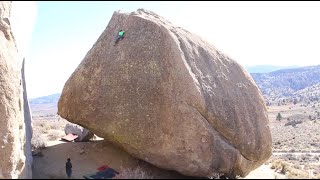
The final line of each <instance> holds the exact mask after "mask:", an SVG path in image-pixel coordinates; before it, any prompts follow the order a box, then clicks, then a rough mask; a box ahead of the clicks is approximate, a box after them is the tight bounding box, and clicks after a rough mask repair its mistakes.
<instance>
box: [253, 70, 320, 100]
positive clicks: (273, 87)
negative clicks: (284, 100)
mask: <svg viewBox="0 0 320 180" xmlns="http://www.w3.org/2000/svg"><path fill="white" fill-rule="evenodd" d="M251 75H252V77H253V79H254V80H255V82H256V83H257V85H258V86H259V88H260V89H261V91H262V93H263V94H264V95H266V96H268V97H272V98H278V97H282V96H285V97H289V96H292V95H293V93H294V92H296V91H299V90H301V89H304V88H307V87H309V86H313V85H316V84H318V83H320V65H317V66H307V67H300V68H293V69H283V70H278V71H273V72H269V73H251Z"/></svg>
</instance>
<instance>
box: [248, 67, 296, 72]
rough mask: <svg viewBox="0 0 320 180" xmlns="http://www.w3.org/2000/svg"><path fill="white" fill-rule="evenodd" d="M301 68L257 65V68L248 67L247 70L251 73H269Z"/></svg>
mask: <svg viewBox="0 0 320 180" xmlns="http://www.w3.org/2000/svg"><path fill="white" fill-rule="evenodd" d="M298 67H299V66H273V65H257V66H246V67H245V69H246V70H247V71H248V72H249V73H268V72H272V71H276V70H280V69H292V68H298Z"/></svg>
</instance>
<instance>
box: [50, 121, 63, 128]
mask: <svg viewBox="0 0 320 180" xmlns="http://www.w3.org/2000/svg"><path fill="white" fill-rule="evenodd" d="M63 127H64V126H63V125H62V124H61V123H59V122H58V121H51V122H50V128H51V129H56V130H62V129H63Z"/></svg>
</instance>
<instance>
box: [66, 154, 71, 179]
mask: <svg viewBox="0 0 320 180" xmlns="http://www.w3.org/2000/svg"><path fill="white" fill-rule="evenodd" d="M66 173H67V176H68V178H70V177H71V175H72V164H71V159H70V158H68V159H67V163H66Z"/></svg>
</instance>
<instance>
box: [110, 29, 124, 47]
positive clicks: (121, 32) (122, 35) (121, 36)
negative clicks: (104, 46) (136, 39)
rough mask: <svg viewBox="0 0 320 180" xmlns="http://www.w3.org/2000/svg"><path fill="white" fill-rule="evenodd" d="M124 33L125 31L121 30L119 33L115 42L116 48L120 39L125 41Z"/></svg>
mask: <svg viewBox="0 0 320 180" xmlns="http://www.w3.org/2000/svg"><path fill="white" fill-rule="evenodd" d="M124 33H125V31H123V30H120V31H119V32H118V35H117V37H116V39H115V41H114V44H113V45H114V46H115V45H116V44H117V42H118V41H119V39H123V37H124Z"/></svg>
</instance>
